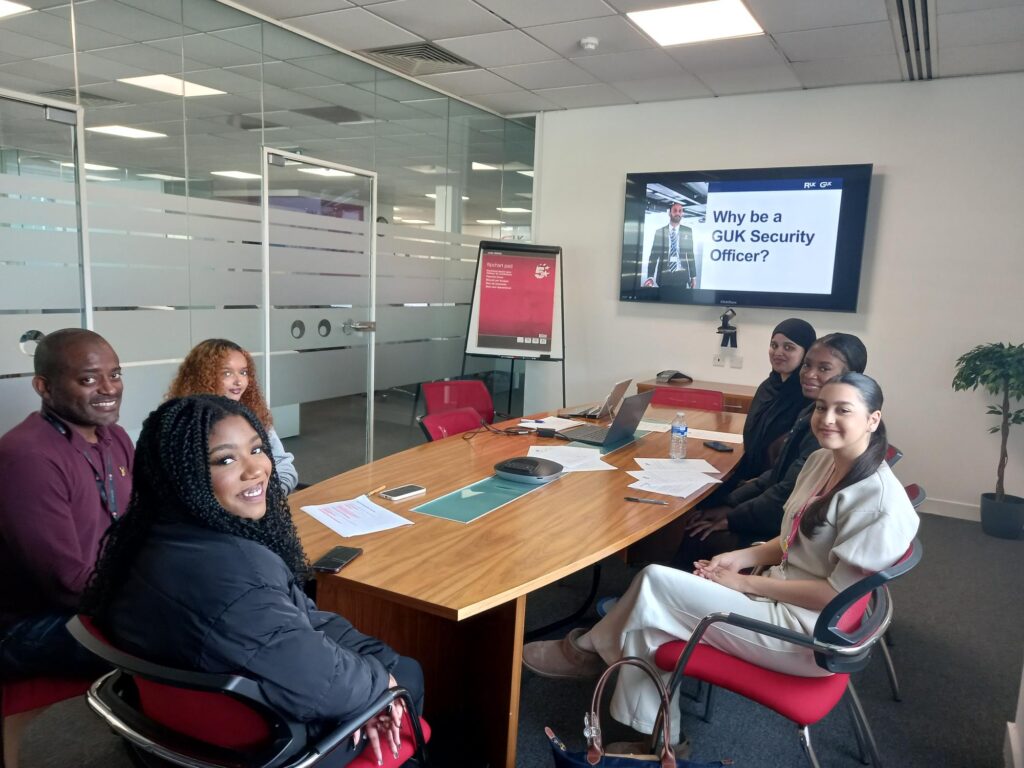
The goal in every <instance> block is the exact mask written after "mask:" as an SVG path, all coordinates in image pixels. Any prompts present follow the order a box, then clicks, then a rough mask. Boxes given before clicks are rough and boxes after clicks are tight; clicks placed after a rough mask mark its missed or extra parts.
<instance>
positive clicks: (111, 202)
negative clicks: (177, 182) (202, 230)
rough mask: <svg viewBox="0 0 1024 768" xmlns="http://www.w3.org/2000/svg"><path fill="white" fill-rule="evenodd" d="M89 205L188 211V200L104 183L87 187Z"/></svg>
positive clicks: (180, 196)
mask: <svg viewBox="0 0 1024 768" xmlns="http://www.w3.org/2000/svg"><path fill="white" fill-rule="evenodd" d="M89 205H90V206H93V205H95V206H97V207H104V206H108V207H113V208H123V207H128V208H131V209H143V208H148V209H151V210H154V211H157V212H160V211H173V212H176V213H184V212H185V211H186V210H187V209H188V198H187V197H185V196H184V195H169V194H167V193H165V192H157V191H155V190H150V189H140V188H138V187H134V186H121V185H120V184H113V183H104V184H90V185H89ZM91 210H92V209H91V208H90V211H91Z"/></svg>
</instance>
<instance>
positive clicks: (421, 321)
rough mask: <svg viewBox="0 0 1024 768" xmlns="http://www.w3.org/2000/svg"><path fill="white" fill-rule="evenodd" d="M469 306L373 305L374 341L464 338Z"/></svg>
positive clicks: (380, 342) (381, 342)
mask: <svg viewBox="0 0 1024 768" xmlns="http://www.w3.org/2000/svg"><path fill="white" fill-rule="evenodd" d="M468 324H469V307H468V306H459V307H388V306H380V305H378V307H377V336H376V338H377V343H379V344H383V343H387V342H393V341H409V340H419V339H430V338H439V337H451V336H457V337H464V336H465V335H466V328H467V327H468Z"/></svg>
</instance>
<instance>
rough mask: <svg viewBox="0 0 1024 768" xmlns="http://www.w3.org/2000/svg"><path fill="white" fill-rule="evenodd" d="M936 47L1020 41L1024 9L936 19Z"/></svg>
mask: <svg viewBox="0 0 1024 768" xmlns="http://www.w3.org/2000/svg"><path fill="white" fill-rule="evenodd" d="M938 37H939V44H940V45H942V46H947V45H948V46H951V47H959V46H963V45H983V44H985V43H1011V42H1015V41H1018V40H1024V5H1015V6H1013V7H1011V8H993V9H991V10H987V11H969V12H966V13H947V14H943V15H941V16H939V35H938Z"/></svg>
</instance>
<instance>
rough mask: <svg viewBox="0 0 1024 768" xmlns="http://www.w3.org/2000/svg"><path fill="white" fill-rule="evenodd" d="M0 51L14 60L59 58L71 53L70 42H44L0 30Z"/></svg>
mask: <svg viewBox="0 0 1024 768" xmlns="http://www.w3.org/2000/svg"><path fill="white" fill-rule="evenodd" d="M0 51H3V52H4V53H7V54H10V55H11V56H14V57H16V58H19V59H20V58H25V59H29V58H39V57H41V56H60V55H61V54H62V53H68V52H70V51H71V40H70V38H69V39H68V41H67V44H66V45H60V44H57V43H48V42H44V41H42V40H40V39H38V38H36V37H30V36H28V35H20V34H18V33H16V32H11V31H9V30H7V29H2V28H0Z"/></svg>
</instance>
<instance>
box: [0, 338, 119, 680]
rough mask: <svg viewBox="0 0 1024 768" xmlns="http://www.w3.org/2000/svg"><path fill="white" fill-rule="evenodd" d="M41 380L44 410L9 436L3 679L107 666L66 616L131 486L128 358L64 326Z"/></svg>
mask: <svg viewBox="0 0 1024 768" xmlns="http://www.w3.org/2000/svg"><path fill="white" fill-rule="evenodd" d="M32 387H33V388H34V389H35V391H36V392H37V393H38V394H39V397H40V398H41V399H42V409H41V410H40V411H39V412H38V413H33V414H30V415H29V416H28V418H26V419H25V420H24V421H23V422H21V424H19V425H18V426H16V427H14V429H12V430H11V431H10V432H8V433H7V434H6V435H4V436H3V437H2V438H0V585H2V587H0V679H4V680H8V679H14V678H19V677H33V676H36V675H70V676H77V675H82V676H89V675H91V674H93V673H95V672H96V671H97V670H98V669H102V667H101V666H98V664H97V660H96V659H95V657H93V656H91V654H89V653H88V652H87V651H86V650H85V649H83V648H82V647H81V646H79V645H78V643H76V642H75V641H74V639H73V638H72V637H71V635H70V634H69V633H68V632H67V630H66V629H65V627H64V624H65V622H67V620H68V618H70V616H71V615H72V614H73V613H74V612H75V610H76V607H77V604H78V597H79V595H80V594H81V593H82V590H83V589H84V588H85V584H86V582H87V581H88V579H89V576H90V574H91V573H92V570H93V567H94V566H95V564H96V555H97V552H98V549H99V544H100V539H101V538H102V537H103V534H104V532H105V531H106V530H107V528H108V527H109V526H110V525H111V524H112V523H116V521H117V519H118V517H119V516H120V515H121V514H122V513H123V512H124V509H125V507H127V506H128V497H129V495H130V494H131V481H132V459H133V457H134V453H135V451H134V448H133V447H132V443H131V439H130V438H129V437H128V434H127V433H126V432H125V431H124V430H123V429H122V428H121V427H119V426H117V423H116V422H117V418H118V415H119V413H120V408H121V391H122V388H123V384H122V382H121V363H120V362H119V361H118V359H117V355H116V354H115V353H114V350H113V349H111V347H110V345H109V344H108V343H107V342H106V341H105V340H104V339H103V337H101V336H99V335H98V334H95V333H93V332H92V331H86V330H82V329H79V328H65V329H63V330H60V331H55V332H53V333H51V334H49V335H47V336H46V337H45V338H43V340H42V341H41V342H40V343H39V345H38V347H37V348H36V353H35V376H34V377H33V379H32Z"/></svg>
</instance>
